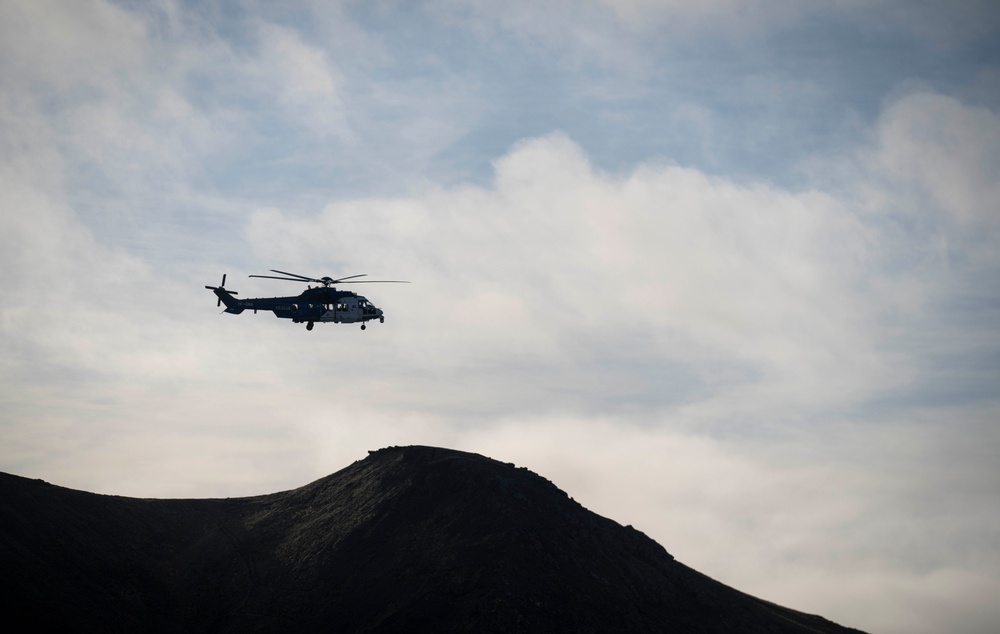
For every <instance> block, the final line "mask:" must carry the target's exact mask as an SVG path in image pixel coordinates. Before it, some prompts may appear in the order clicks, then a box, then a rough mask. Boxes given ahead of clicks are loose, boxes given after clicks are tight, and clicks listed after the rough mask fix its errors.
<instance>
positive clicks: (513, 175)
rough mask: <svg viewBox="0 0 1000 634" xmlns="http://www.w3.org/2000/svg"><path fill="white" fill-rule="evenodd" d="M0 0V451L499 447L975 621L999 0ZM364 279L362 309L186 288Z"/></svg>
mask: <svg viewBox="0 0 1000 634" xmlns="http://www.w3.org/2000/svg"><path fill="white" fill-rule="evenodd" d="M272 4H273V3H266V2H253V1H246V2H219V3H214V4H211V5H209V6H207V7H206V6H205V5H204V3H184V2H135V3H128V2H122V3H114V2H105V1H102V0H86V1H79V2H65V1H57V0H50V1H46V2H16V1H10V0H8V1H6V2H0V270H2V271H3V272H4V275H3V277H2V278H0V373H2V374H0V376H2V380H0V386H2V387H0V469H2V470H4V471H8V472H12V473H17V474H20V475H24V476H30V477H38V478H43V479H45V480H48V481H50V482H54V483H57V484H61V485H64V486H69V487H74V488H80V489H85V490H90V491H98V492H102V493H112V494H118V495H130V496H142V497H212V496H240V495H255V494H262V493H268V492H273V491H278V490H282V489H288V488H293V487H296V486H300V485H302V484H305V483H307V482H309V481H311V480H313V479H316V478H319V477H322V476H324V475H327V474H329V473H332V472H334V471H336V470H338V469H340V468H342V467H344V466H346V465H348V464H349V463H350V462H352V461H354V460H357V459H359V458H362V457H364V456H365V455H366V451H367V450H369V449H376V448H379V447H382V446H386V445H397V444H413V443H420V444H430V445H440V446H448V447H455V448H459V449H463V450H468V451H474V452H477V453H482V454H485V455H488V456H491V457H494V458H497V459H500V460H504V461H511V462H515V463H516V464H518V465H522V466H526V467H528V468H530V469H532V470H534V471H536V472H538V473H541V474H542V475H544V476H546V477H547V478H549V479H551V480H553V481H554V482H555V483H556V484H557V485H558V486H560V487H561V488H563V489H564V490H566V491H567V492H568V493H569V494H570V495H572V496H573V497H574V498H576V499H577V500H579V501H581V502H582V503H583V504H585V505H586V506H588V507H589V508H591V509H592V510H595V511H596V512H599V513H601V514H603V515H606V516H609V517H612V518H614V519H615V520H617V521H619V522H621V523H623V524H633V525H634V526H636V527H638V528H640V529H641V530H643V531H644V532H646V533H647V534H649V535H650V536H652V537H653V538H654V539H656V540H657V541H659V542H660V543H662V544H663V545H664V546H665V547H666V548H667V549H668V550H669V551H670V552H671V553H673V554H674V555H675V556H676V557H677V558H678V559H679V560H681V561H683V562H685V563H687V564H689V565H692V566H693V567H695V568H697V569H699V570H701V571H703V572H705V573H707V574H709V575H712V576H714V577H716V578H718V579H720V580H722V581H724V582H726V583H728V584H730V585H733V586H736V587H738V588H740V589H742V590H744V591H747V592H751V593H753V594H756V595H759V596H762V597H766V598H768V599H770V600H773V601H777V602H779V603H783V604H786V605H789V606H791V607H795V608H797V609H801V610H806V611H811V612H817V613H820V614H823V615H824V616H827V617H828V618H831V619H834V620H836V621H839V622H842V623H845V624H848V625H852V626H855V627H860V628H863V629H866V630H869V631H877V632H899V633H902V632H939V631H963V632H989V631H993V629H994V628H995V623H996V622H997V621H998V620H1000V612H998V608H997V607H996V605H995V597H996V596H997V595H998V594H1000V573H998V570H1000V551H998V549H997V544H1000V535H998V529H997V527H998V526H1000V510H998V509H1000V504H998V502H1000V471H998V469H997V467H996V465H997V464H1000V429H998V423H1000V328H998V326H997V324H1000V283H998V281H997V280H1000V256H998V253H1000V249H998V248H997V247H998V245H1000V206H998V203H997V201H998V200H1000V185H998V182H1000V178H998V176H1000V37H998V28H1000V12H998V11H997V10H996V9H995V8H994V7H993V6H992V3H990V2H958V3H956V2H935V1H932V0H928V1H925V2H910V1H907V2H903V1H897V0H878V1H874V0H869V1H866V2H860V1H851V0H844V1H842V2H831V3H822V4H821V3H799V2H789V1H786V0H757V1H755V2H743V1H739V0H718V1H717V2H710V3H697V4H695V3H686V2H676V1H670V0H663V1H660V0H633V1H613V0H606V1H604V2H584V1H578V0H563V1H553V2H508V3H503V4H502V5H501V4H497V3H479V2H467V1H463V0H440V1H429V2H413V3H401V2H390V1H385V2H368V3H361V2H291V3H282V6H281V7H280V8H277V7H275V6H272ZM272 268H274V269H281V270H286V271H294V272H297V273H303V274H306V275H315V276H323V275H330V276H333V277H340V276H345V275H352V274H356V273H369V274H371V275H372V277H376V278H382V279H385V278H388V279H399V278H403V279H409V280H412V282H413V284H411V285H408V286H395V285H393V286H388V285H379V286H374V285H373V286H371V287H353V290H360V292H362V293H364V294H365V295H367V296H368V297H369V298H370V299H371V300H372V301H373V302H374V303H375V304H377V305H378V306H379V307H381V308H383V309H384V310H385V311H386V314H387V316H388V317H387V320H386V323H385V324H377V325H375V326H373V327H371V328H369V329H368V330H366V331H365V332H361V331H360V330H359V329H358V328H356V327H354V326H345V325H339V326H337V325H332V324H319V325H317V327H316V329H315V330H314V331H312V332H306V330H305V329H304V328H303V327H302V326H301V325H293V324H290V323H288V322H286V321H279V320H277V319H274V318H273V317H272V316H269V315H263V314H259V315H256V316H254V315H247V314H245V315H242V316H239V317H236V316H232V315H220V314H219V313H218V310H219V309H218V308H216V306H215V298H214V297H213V296H211V294H210V293H209V292H208V291H205V290H204V286H205V285H206V284H212V285H215V284H217V283H218V281H219V280H220V279H221V277H222V274H223V273H226V274H228V282H227V286H228V287H231V288H233V289H236V290H237V291H239V292H240V293H241V296H249V297H255V296H272V295H278V294H292V293H294V292H297V291H299V290H302V289H301V288H300V287H297V286H296V285H293V284H288V283H282V282H278V281H272V280H261V279H249V278H247V275H250V274H261V273H266V271H267V270H268V269H272Z"/></svg>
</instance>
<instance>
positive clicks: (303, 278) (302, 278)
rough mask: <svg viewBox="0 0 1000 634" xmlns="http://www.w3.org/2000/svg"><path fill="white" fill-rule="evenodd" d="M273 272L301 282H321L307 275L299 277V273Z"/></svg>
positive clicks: (273, 270)
mask: <svg viewBox="0 0 1000 634" xmlns="http://www.w3.org/2000/svg"><path fill="white" fill-rule="evenodd" d="M271 272H272V273H281V274H282V275H288V276H289V277H297V278H299V279H300V280H304V281H307V282H318V281H319V280H316V279H313V278H311V277H306V276H305V275H299V274H298V273H286V272H285V271H279V270H277V269H271ZM257 277H264V276H262V275H258V276H257Z"/></svg>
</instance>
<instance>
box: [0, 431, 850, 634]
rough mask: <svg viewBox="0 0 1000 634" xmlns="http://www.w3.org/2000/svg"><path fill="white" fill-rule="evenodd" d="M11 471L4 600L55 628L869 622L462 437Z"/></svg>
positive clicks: (734, 627) (2, 509)
mask: <svg viewBox="0 0 1000 634" xmlns="http://www.w3.org/2000/svg"><path fill="white" fill-rule="evenodd" d="M0 476H2V477H0V494H2V499H3V501H4V503H3V505H2V506H0V538H2V540H0V565H2V566H3V569H4V570H5V575H4V576H5V579H6V580H5V581H4V582H3V584H4V585H5V586H9V587H5V588H2V589H0V590H2V592H0V596H2V597H3V598H2V599H0V605H2V607H3V609H4V610H6V612H7V614H10V615H20V616H21V617H22V622H26V623H36V624H38V625H40V626H45V625H48V626H56V627H58V626H73V627H76V628H79V626H80V625H81V624H86V625H89V626H92V627H94V628H100V629H106V630H120V629H128V630H145V631H161V630H180V629H183V630H206V629H211V630H213V631H248V630H250V631H284V630H289V629H292V630H295V631H344V632H374V631H408V632H420V631H435V632H439V631H476V632H511V631H546V632H562V631H564V632H608V631H631V632H663V631H701V632H732V631H740V632H750V633H753V632H788V633H796V632H829V633H840V632H848V631H854V630H849V629H847V628H843V627H840V626H838V625H836V624H833V623H830V622H829V621H826V620H824V619H822V618H820V617H817V616H812V615H806V614H802V613H799V612H796V611H794V610H789V609H787V608H782V607H780V606H777V605H774V604H771V603H768V602H766V601H762V600H760V599H756V598H754V597H751V596H749V595H746V594H743V593H741V592H738V591H736V590H733V589H732V588H728V587H727V586H725V585H723V584H721V583H718V582H716V581H714V580H712V579H710V578H708V577H706V576H704V575H702V574H700V573H698V572H696V571H694V570H692V569H690V568H688V567H687V566H684V565H683V564H681V563H679V562H677V561H675V560H674V558H673V557H672V556H671V555H670V554H669V553H667V551H666V550H665V549H664V548H663V547H662V546H660V545H659V544H657V543H656V542H655V541H653V540H652V539H650V538H649V537H647V536H646V535H644V534H643V533H641V532H640V531H638V530H635V529H634V528H632V527H630V526H625V527H623V526H620V525H619V524H617V523H616V522H614V521H612V520H610V519H607V518H604V517H601V516H599V515H597V514H595V513H592V512H590V511H588V510H587V509H585V508H584V507H583V506H581V505H580V504H578V503H577V502H575V501H573V500H572V499H571V498H569V496H567V495H566V494H565V493H564V492H563V491H561V490H559V489H558V488H557V487H556V486H555V485H554V484H553V483H552V482H550V481H548V480H546V479H545V478H543V477H541V476H539V475H537V474H535V473H533V472H531V471H529V470H527V469H525V468H523V467H522V468H518V467H515V466H514V465H513V464H509V463H503V462H499V461H496V460H492V459H490V458H486V457H483V456H480V455H477V454H472V453H465V452H460V451H455V450H450V449H441V448H436V447H423V446H409V447H388V448H385V449H380V450H378V451H373V452H369V455H368V457H367V458H365V459H364V460H360V461H357V462H355V463H353V464H351V465H350V466H348V467H346V468H345V469H342V470H341V471H338V472H337V473H335V474H333V475H330V476H327V477H325V478H322V479H320V480H317V481H315V482H312V483H310V484H307V485H305V486H303V487H300V488H298V489H294V490H291V491H284V492H281V493H274V494H271V495H263V496H257V497H250V498H239V499H227V500H139V499H133V498H121V497H114V496H101V495H96V494H92V493H84V492H79V491H71V490H69V489H63V488H60V487H55V486H52V485H47V484H45V483H40V482H39V481H33V480H27V479H24V478H18V477H17V476H9V475H5V474H0ZM3 604H5V605H3Z"/></svg>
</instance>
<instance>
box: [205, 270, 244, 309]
mask: <svg viewBox="0 0 1000 634" xmlns="http://www.w3.org/2000/svg"><path fill="white" fill-rule="evenodd" d="M205 288H207V289H208V290H210V291H223V292H225V293H229V294H230V295H239V293H237V292H236V291H231V290H228V289H227V288H226V274H225V273H223V274H222V284H219V285H218V286H206V287H205ZM216 295H219V294H218V293H216ZM215 305H216V306H222V296H221V295H219V300H218V301H217V302H216V303H215Z"/></svg>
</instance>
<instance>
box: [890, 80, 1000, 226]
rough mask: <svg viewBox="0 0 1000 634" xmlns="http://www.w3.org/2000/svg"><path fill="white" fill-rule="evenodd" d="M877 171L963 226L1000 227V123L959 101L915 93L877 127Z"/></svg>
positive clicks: (984, 111) (990, 114)
mask: <svg viewBox="0 0 1000 634" xmlns="http://www.w3.org/2000/svg"><path fill="white" fill-rule="evenodd" d="M875 159H876V161H877V162H878V166H879V167H881V168H882V169H884V170H885V171H887V172H888V173H889V174H890V175H891V176H893V177H895V178H897V179H899V180H901V181H903V183H904V184H905V186H908V187H910V188H916V190H917V191H918V192H919V193H921V194H924V195H927V196H929V197H930V198H931V199H932V200H933V201H934V202H935V203H936V204H937V205H939V206H940V207H941V208H942V209H944V210H945V211H946V212H947V213H948V214H950V215H951V216H952V217H953V218H954V219H956V220H957V221H959V222H961V223H963V224H972V223H979V222H986V223H998V222H1000V205H998V204H997V201H998V200H1000V184H998V183H997V180H996V175H997V174H998V173H1000V117H998V116H997V114H996V113H995V112H993V111H991V110H988V109H986V108H983V107H974V106H966V105H964V104H962V103H961V102H959V101H958V100H957V99H955V98H954V97H948V96H945V95H941V94H936V93H932V92H914V93H911V94H908V95H906V96H904V97H902V98H900V99H898V100H897V101H895V102H894V103H892V104H891V105H890V106H889V107H888V108H887V109H886V110H885V112H883V114H882V117H881V120H880V122H879V126H878V146H877V148H876V155H875Z"/></svg>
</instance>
